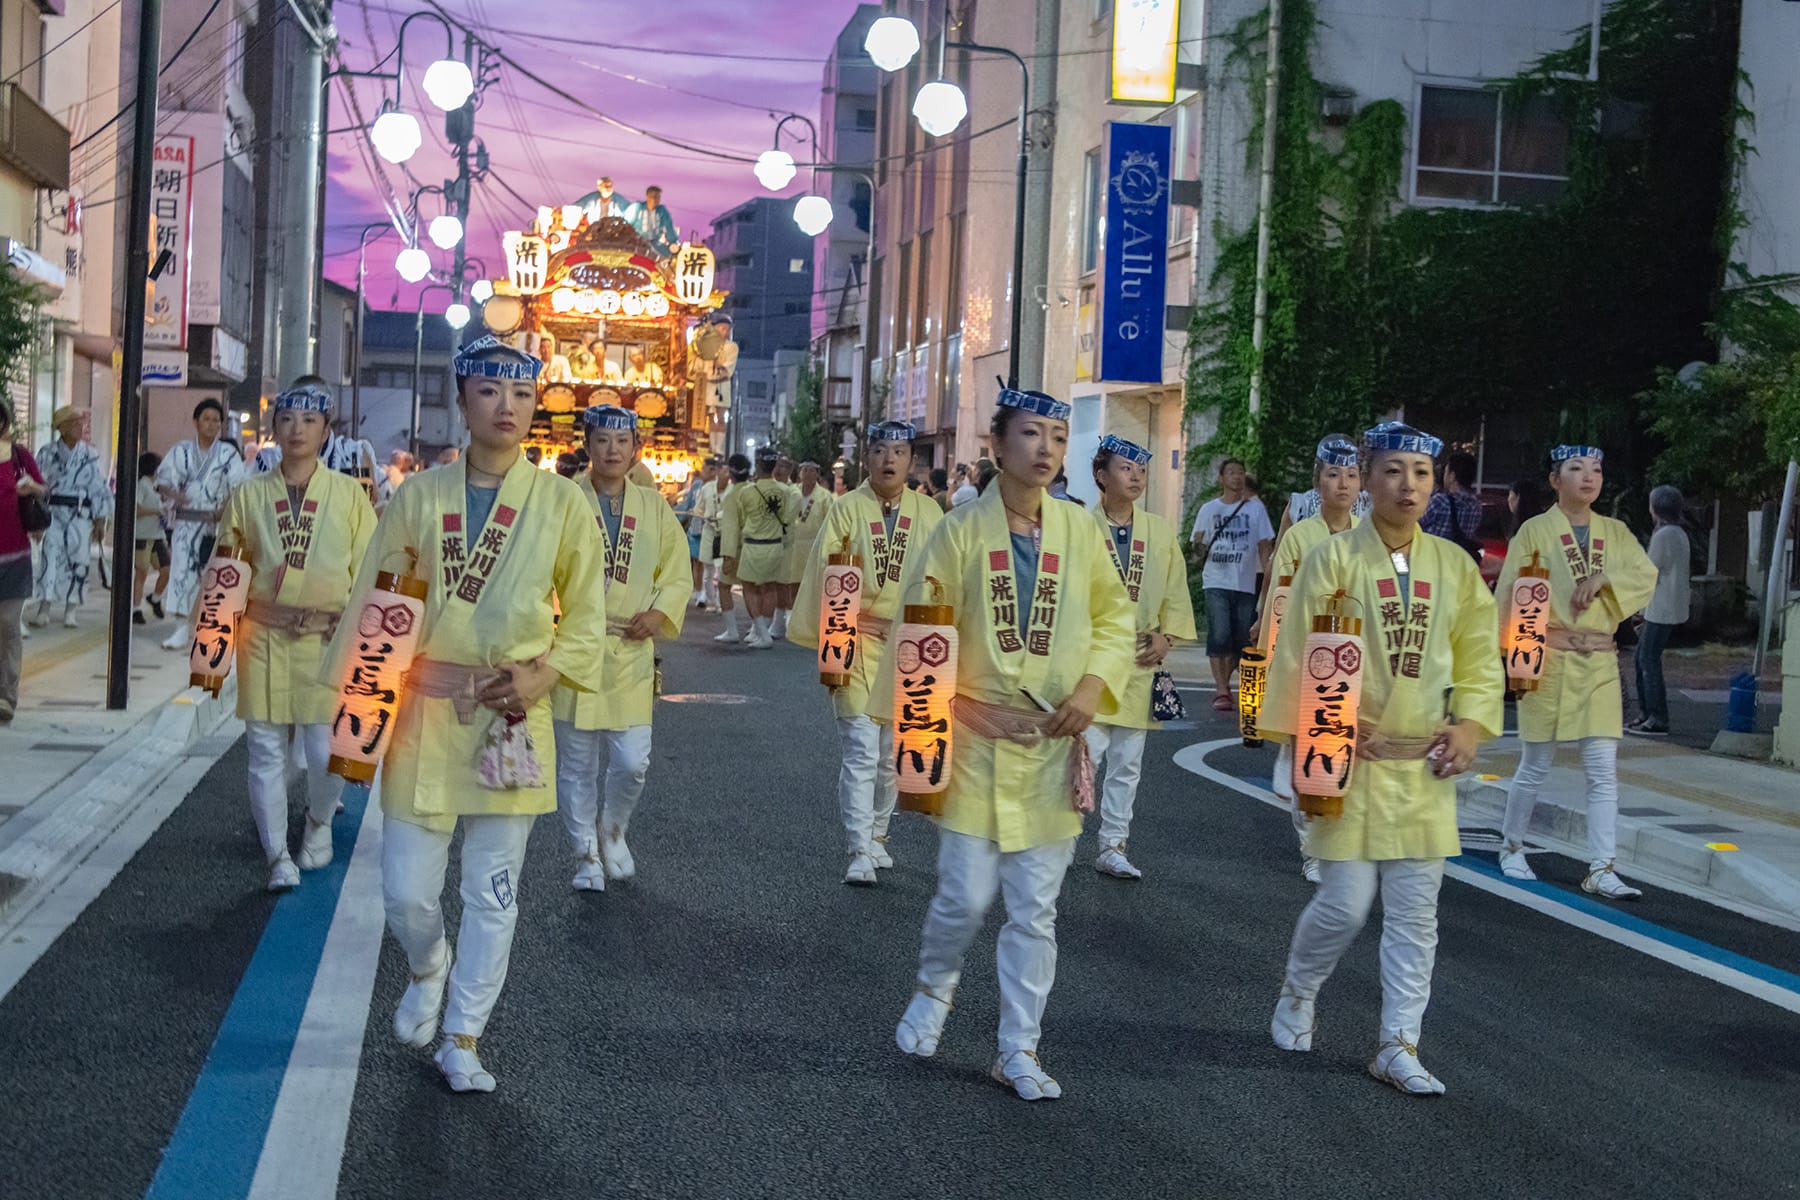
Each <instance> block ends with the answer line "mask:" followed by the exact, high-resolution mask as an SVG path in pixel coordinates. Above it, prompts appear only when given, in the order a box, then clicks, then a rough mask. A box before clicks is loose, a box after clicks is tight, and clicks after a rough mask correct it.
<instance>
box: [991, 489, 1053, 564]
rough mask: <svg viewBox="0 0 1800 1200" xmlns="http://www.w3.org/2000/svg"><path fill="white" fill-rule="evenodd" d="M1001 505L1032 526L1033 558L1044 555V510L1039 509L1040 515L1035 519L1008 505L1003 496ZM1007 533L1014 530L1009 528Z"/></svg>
mask: <svg viewBox="0 0 1800 1200" xmlns="http://www.w3.org/2000/svg"><path fill="white" fill-rule="evenodd" d="M1000 503H1001V504H1003V505H1005V506H1006V511H1007V512H1009V513H1011V514H1012V515H1013V516H1015V517H1017V518H1019V520H1021V521H1025V522H1027V523H1028V524H1030V526H1031V553H1032V555H1033V556H1034V557H1035V556H1037V555H1038V554H1041V553H1043V549H1044V521H1043V509H1041V508H1040V509H1039V510H1038V515H1037V516H1035V517H1033V516H1028V515H1027V514H1025V513H1022V512H1020V511H1019V510H1018V509H1016V508H1014V507H1013V506H1012V505H1010V504H1007V503H1006V497H1004V496H1002V497H1001V498H1000ZM1007 532H1008V533H1011V532H1012V530H1011V529H1010V528H1009V529H1008V530H1007Z"/></svg>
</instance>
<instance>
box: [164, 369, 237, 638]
mask: <svg viewBox="0 0 1800 1200" xmlns="http://www.w3.org/2000/svg"><path fill="white" fill-rule="evenodd" d="M224 431H225V406H224V405H222V404H220V403H219V402H218V401H217V400H212V399H207V400H202V401H201V402H200V403H199V404H196V405H195V406H194V436H193V437H192V438H189V439H187V440H185V441H180V442H177V443H175V445H174V446H172V447H170V449H169V453H168V454H167V455H166V456H164V458H163V460H162V466H160V467H158V468H157V469H156V490H157V491H158V492H160V493H161V494H162V497H163V499H165V500H167V501H169V502H170V503H171V504H173V505H174V506H175V525H174V528H173V529H172V530H171V531H170V533H169V557H170V562H169V587H168V590H167V591H166V592H165V593H164V594H163V606H164V607H165V608H166V609H167V610H168V612H169V614H170V615H171V616H174V617H186V616H187V615H188V613H190V612H191V611H193V607H194V600H195V599H196V598H197V597H198V595H199V593H200V572H201V571H202V570H204V569H205V567H206V560H207V559H208V558H211V557H212V551H213V539H214V538H215V536H216V534H217V530H218V526H219V514H220V513H221V512H223V511H224V509H225V501H226V499H227V498H228V497H229V496H230V495H231V489H232V488H234V487H236V486H237V485H238V484H239V483H241V482H242V481H243V479H244V477H245V475H246V471H245V468H244V458H243V455H242V454H241V453H239V451H238V448H237V447H236V446H235V445H234V444H232V443H231V442H228V441H226V440H225V439H224V438H223V437H221V436H220V435H221V434H222V433H223V432H224ZM190 644H191V639H190V637H189V629H188V623H187V622H186V621H185V620H184V621H180V622H178V623H177V625H176V627H175V631H174V632H173V633H171V634H170V635H169V636H168V638H167V639H166V640H165V641H164V642H163V644H162V645H163V649H164V650H186V649H187V648H188V646H189V645H190Z"/></svg>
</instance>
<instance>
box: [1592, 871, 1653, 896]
mask: <svg viewBox="0 0 1800 1200" xmlns="http://www.w3.org/2000/svg"><path fill="white" fill-rule="evenodd" d="M1581 890H1582V891H1584V892H1586V893H1587V894H1588V895H1590V896H1598V897H1600V898H1601V899H1602V900H1637V899H1640V898H1642V896H1643V894H1644V893H1643V892H1641V891H1639V890H1638V889H1637V888H1634V887H1632V886H1631V885H1630V884H1629V883H1626V882H1625V881H1624V880H1623V879H1620V878H1619V873H1618V872H1617V871H1615V870H1613V865H1612V864H1611V863H1590V864H1588V875H1587V878H1586V879H1583V880H1582V881H1581Z"/></svg>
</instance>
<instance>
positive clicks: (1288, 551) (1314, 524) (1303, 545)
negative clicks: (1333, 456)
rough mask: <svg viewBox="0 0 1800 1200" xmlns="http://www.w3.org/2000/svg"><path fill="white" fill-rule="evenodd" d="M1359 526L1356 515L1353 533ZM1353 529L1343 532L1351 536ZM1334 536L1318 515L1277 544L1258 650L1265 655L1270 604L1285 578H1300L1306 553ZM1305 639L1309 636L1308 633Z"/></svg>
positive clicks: (1352, 518) (1296, 524)
mask: <svg viewBox="0 0 1800 1200" xmlns="http://www.w3.org/2000/svg"><path fill="white" fill-rule="evenodd" d="M1358 524H1360V522H1359V521H1358V520H1357V519H1356V514H1354V513H1352V514H1351V515H1350V529H1355V528H1356V527H1357V525H1358ZM1350 529H1344V530H1340V531H1339V532H1342V533H1349V532H1350ZM1332 536H1334V535H1333V534H1332V532H1331V526H1329V525H1327V524H1326V523H1325V518H1324V517H1323V516H1322V515H1321V514H1319V513H1314V514H1313V515H1312V516H1310V517H1307V518H1306V519H1305V520H1304V521H1296V522H1294V523H1293V524H1292V525H1290V526H1288V531H1287V532H1286V533H1284V534H1282V535H1281V540H1280V541H1279V542H1276V543H1275V553H1274V554H1273V555H1271V556H1270V557H1269V586H1268V590H1266V591H1265V592H1264V593H1263V604H1262V618H1261V624H1260V626H1259V627H1258V628H1257V631H1256V645H1257V648H1258V649H1260V650H1261V651H1262V652H1263V653H1264V654H1267V653H1268V652H1269V630H1270V628H1271V626H1270V623H1269V602H1270V601H1271V600H1273V599H1274V598H1275V587H1276V585H1277V584H1278V583H1279V582H1280V580H1281V579H1282V578H1283V577H1284V576H1285V577H1287V578H1289V579H1291V578H1293V577H1294V576H1295V575H1298V574H1299V573H1300V560H1301V559H1303V558H1305V557H1306V552H1307V551H1308V550H1311V549H1312V548H1313V547H1314V546H1317V545H1318V544H1319V543H1320V542H1323V541H1325V540H1326V539H1327V538H1330V537H1332ZM1301 636H1303V637H1304V636H1305V634H1304V632H1302V634H1301ZM1280 644H1281V643H1280V641H1279V640H1277V641H1276V646H1277V647H1279V646H1280Z"/></svg>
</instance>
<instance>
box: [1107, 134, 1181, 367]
mask: <svg viewBox="0 0 1800 1200" xmlns="http://www.w3.org/2000/svg"><path fill="white" fill-rule="evenodd" d="M1173 143H1174V138H1173V131H1172V130H1171V129H1170V128H1169V127H1168V126H1166V125H1144V124H1137V123H1134V122H1129V121H1109V122H1108V123H1107V126H1106V149H1105V153H1104V154H1103V156H1102V158H1103V160H1104V162H1105V164H1106V180H1105V183H1104V185H1103V187H1104V197H1105V198H1104V200H1103V202H1102V204H1103V208H1104V211H1105V222H1106V224H1105V231H1106V232H1105V246H1104V253H1103V254H1102V256H1101V263H1100V287H1099V292H1098V294H1099V312H1098V315H1097V320H1096V324H1097V326H1098V334H1099V336H1098V338H1097V342H1098V354H1097V359H1098V361H1097V362H1096V363H1095V367H1096V372H1095V374H1096V377H1097V378H1099V379H1100V380H1102V381H1106V382H1117V383H1161V382H1162V370H1163V305H1164V302H1165V299H1166V291H1167V283H1168V271H1169V173H1170V156H1171V154H1172V153H1173Z"/></svg>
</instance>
